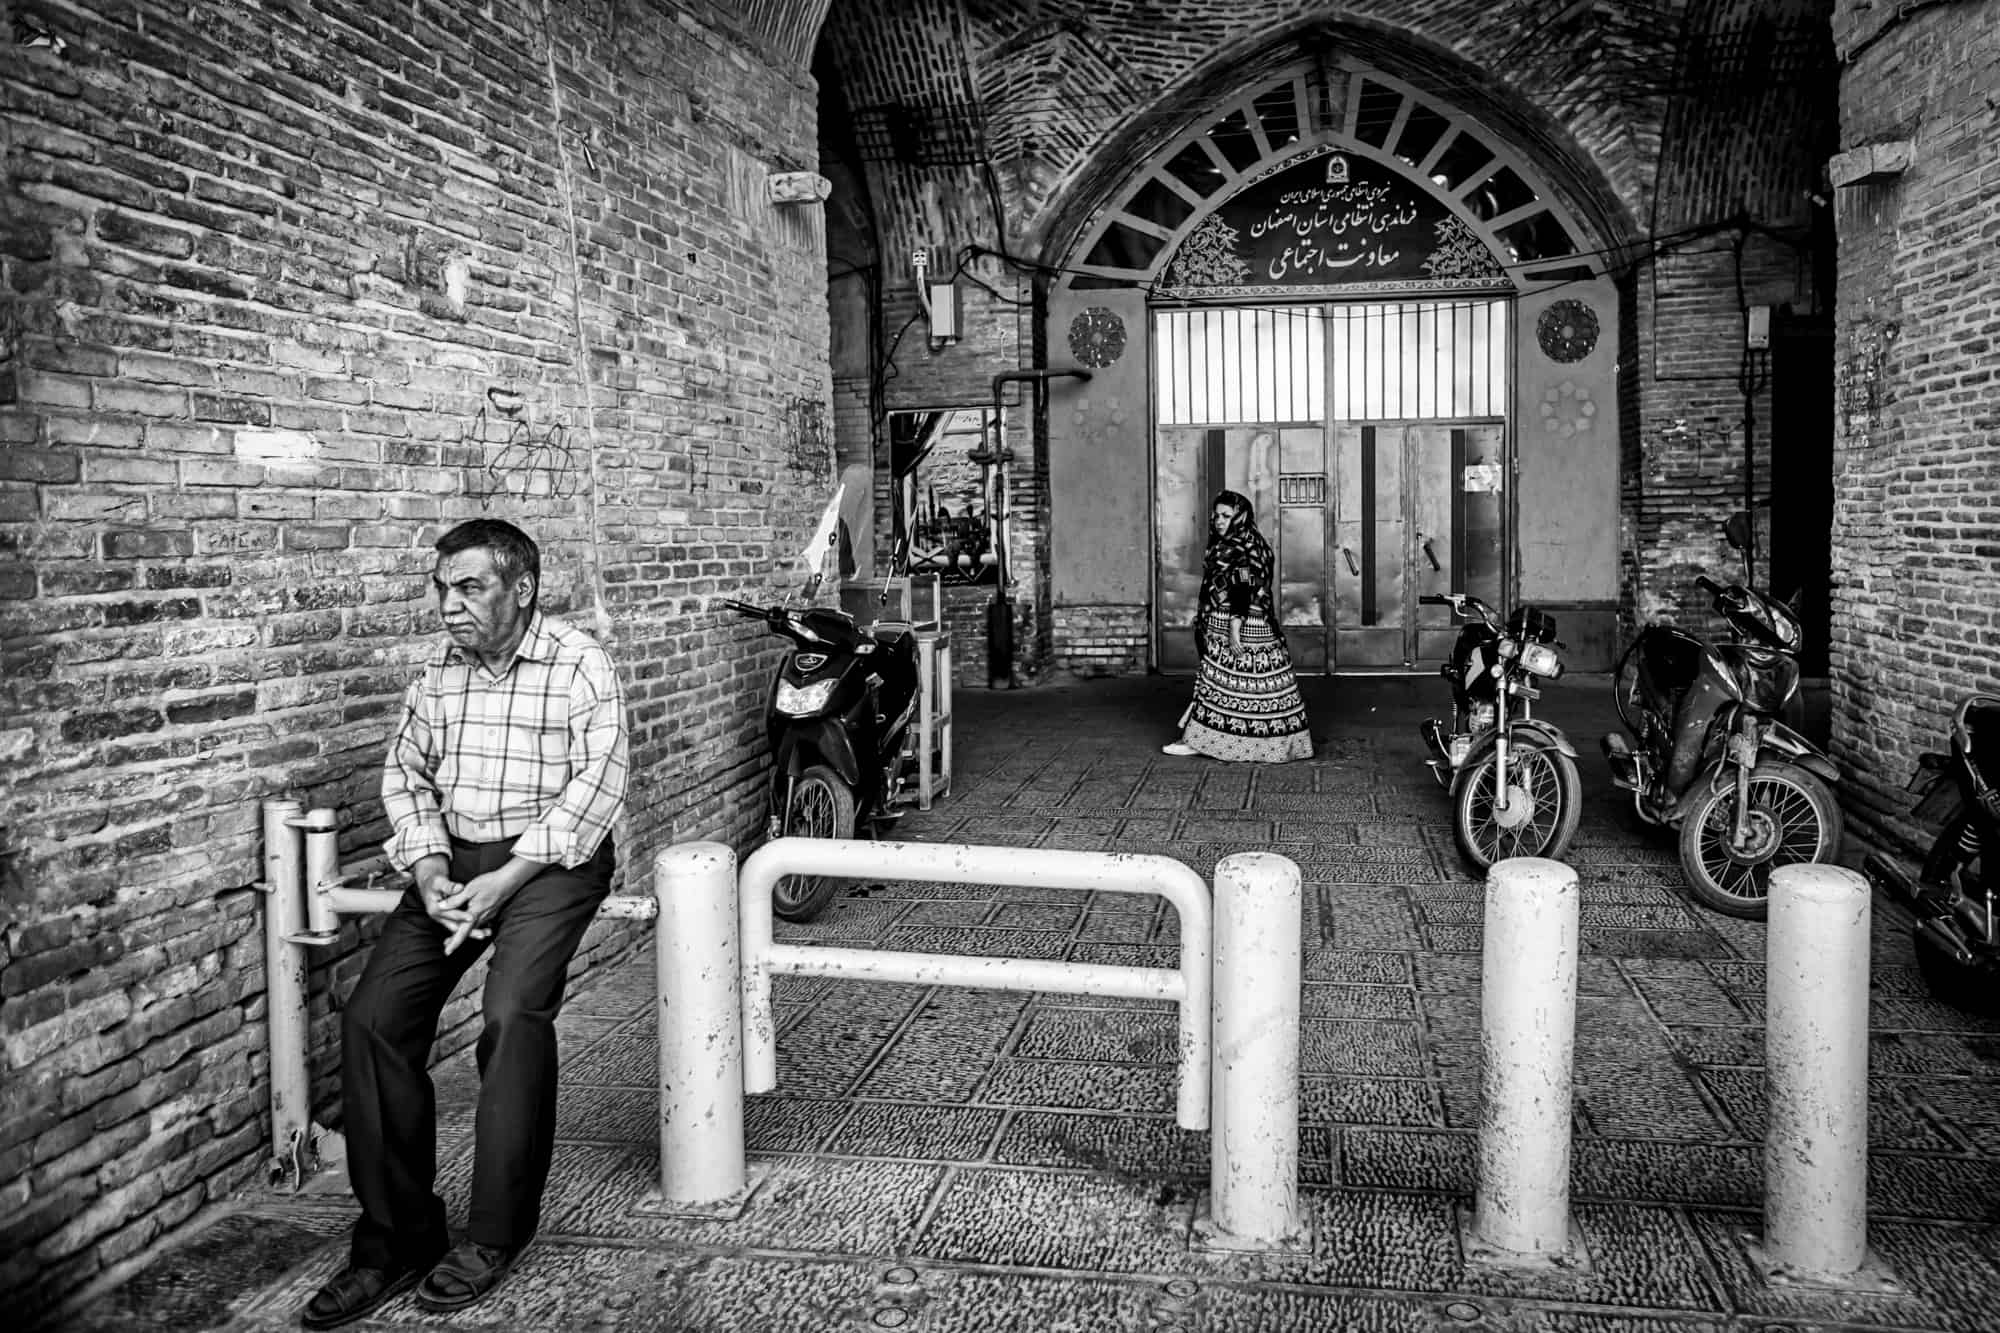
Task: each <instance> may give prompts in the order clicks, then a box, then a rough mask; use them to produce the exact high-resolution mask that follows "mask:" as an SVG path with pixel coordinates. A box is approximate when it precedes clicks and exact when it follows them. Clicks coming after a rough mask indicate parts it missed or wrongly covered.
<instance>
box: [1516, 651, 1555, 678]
mask: <svg viewBox="0 0 2000 1333" xmlns="http://www.w3.org/2000/svg"><path fill="white" fill-rule="evenodd" d="M1521 670H1523V671H1525V672H1527V673H1528V674H1529V675H1531V676H1540V677H1542V678H1543V679H1544V680H1554V679H1555V678H1556V677H1557V676H1560V675H1561V674H1562V673H1563V663H1562V654H1560V653H1558V652H1557V651H1556V650H1555V649H1553V648H1551V647H1549V646H1548V645H1547V644H1546V643H1524V644H1522V645H1521Z"/></svg>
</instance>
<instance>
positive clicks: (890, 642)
mask: <svg viewBox="0 0 2000 1333" xmlns="http://www.w3.org/2000/svg"><path fill="white" fill-rule="evenodd" d="M868 632H869V636H870V637H871V638H873V639H874V641H875V645H876V649H877V651H878V652H881V653H882V654H883V655H884V658H886V661H885V660H884V659H883V658H878V659H877V669H878V670H880V671H881V672H882V678H883V681H884V683H886V684H887V685H888V686H889V688H890V689H891V691H892V692H893V693H894V694H895V695H896V697H897V698H900V699H907V698H908V697H909V696H910V695H911V694H914V693H915V692H916V688H917V631H916V628H915V627H914V626H913V625H911V624H910V622H909V621H907V620H878V621H876V622H875V623H874V625H872V626H870V627H869V631H868Z"/></svg>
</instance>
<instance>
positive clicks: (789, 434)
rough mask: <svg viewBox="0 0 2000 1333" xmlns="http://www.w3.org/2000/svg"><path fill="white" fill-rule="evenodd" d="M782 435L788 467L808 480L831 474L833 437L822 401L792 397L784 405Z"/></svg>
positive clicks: (800, 396)
mask: <svg viewBox="0 0 2000 1333" xmlns="http://www.w3.org/2000/svg"><path fill="white" fill-rule="evenodd" d="M783 435H784V442H785V464H786V466H787V467H789V468H791V470H792V471H794V472H798V473H803V474H805V475H807V476H811V477H831V476H832V475H833V436H832V433H831V432H830V431H829V430H828V429H827V421H826V403H825V402H824V401H823V400H821V399H820V398H819V397H817V396H813V397H807V396H806V395H804V394H794V395H792V397H791V398H790V399H788V400H787V401H786V403H785V417H784V426H783Z"/></svg>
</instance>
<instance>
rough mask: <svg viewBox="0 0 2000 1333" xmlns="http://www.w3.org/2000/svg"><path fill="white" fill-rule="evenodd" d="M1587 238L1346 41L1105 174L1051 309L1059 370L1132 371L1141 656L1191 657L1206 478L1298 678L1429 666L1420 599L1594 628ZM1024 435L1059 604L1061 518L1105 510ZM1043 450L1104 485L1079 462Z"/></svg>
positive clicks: (1600, 528)
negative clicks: (1270, 605) (1231, 510)
mask: <svg viewBox="0 0 2000 1333" xmlns="http://www.w3.org/2000/svg"><path fill="white" fill-rule="evenodd" d="M1603 249H1604V247H1603V246H1602V245H1601V244H1600V243H1598V241H1597V239H1596V238H1595V237H1594V235H1593V233H1592V232H1591V231H1590V230H1589V229H1588V228H1587V226H1586V225H1585V224H1584V223H1583V222H1582V221H1580V220H1579V217H1578V215H1577V214H1576V213H1575V212H1574V211H1573V210H1572V209H1571V208H1569V207H1568V206H1567V205H1566V203H1565V202H1564V200H1563V198H1562V196H1561V195H1560V194H1559V193H1558V192H1557V191H1556V190H1555V189H1553V188H1551V186H1550V185H1549V184H1548V182H1547V181H1546V180H1545V179H1544V175H1543V173H1542V172H1540V171H1538V170H1537V169H1536V167H1535V165H1534V163H1533V161H1532V160H1531V159H1530V158H1529V156H1527V155H1526V154H1524V153H1522V152H1519V151H1517V150H1516V149H1515V148H1513V147H1512V146H1511V145H1510V144H1509V143H1508V142H1507V141H1506V140H1505V139H1503V138H1502V137H1500V136H1499V135H1498V134H1496V133H1495V132H1494V131H1493V130H1491V129H1490V128H1488V127H1487V126H1486V125H1484V124H1482V123H1481V122H1480V121H1479V120H1477V119H1475V118H1474V117H1473V116H1471V115H1469V114H1467V113H1466V112H1464V111H1462V110H1460V109H1458V108H1456V107H1454V106H1452V105H1450V104H1449V103H1447V102H1445V101H1442V100H1441V99H1439V98H1437V97H1434V96H1431V95H1429V94H1426V93H1423V92H1420V91H1419V90H1418V89H1416V88H1415V87H1413V86H1412V85H1410V84H1408V83H1406V82H1403V81H1400V80H1398V79H1396V78H1394V77H1392V76H1390V75H1388V74H1385V73H1383V72H1382V71H1380V70H1378V69H1375V68H1372V67H1369V66H1366V65H1363V64H1361V63H1359V62H1356V61H1347V62H1344V63H1343V62H1341V61H1338V60H1336V61H1332V62H1328V61H1324V60H1322V61H1317V62H1312V63H1310V64H1303V65H1300V66H1299V67H1297V68H1293V69H1289V70H1285V71H1280V72H1279V73H1277V74H1275V75H1273V76H1271V77H1269V78H1267V79H1266V80H1264V81H1262V82H1260V84H1259V85H1258V86H1257V87H1256V88H1254V89H1251V90H1249V91H1247V92H1246V93H1244V94H1243V95H1242V96H1240V97H1236V98H1232V99H1224V101H1223V102H1222V103H1221V104H1219V106H1218V108H1217V111H1216V113H1215V114H1213V115H1212V116H1210V117H1208V118H1207V119H1206V120H1205V121H1204V123H1202V124H1200V125H1198V126H1195V127H1191V128H1189V129H1187V130H1186V131H1184V132H1183V133H1181V134H1180V135H1178V136H1177V137H1176V138H1174V139H1173V140H1171V141H1170V142H1167V143H1166V144H1164V145H1163V146H1162V147H1160V148H1159V149H1158V150H1157V151H1155V152H1154V153H1152V154H1151V155H1150V157H1149V158H1148V159H1147V160H1146V161H1145V162H1143V163H1142V164H1140V165H1139V166H1138V167H1137V168H1136V169H1134V170H1132V171H1131V172H1130V173H1129V174H1128V176H1127V178H1126V179H1125V180H1124V182H1122V183H1121V185H1120V186H1119V187H1118V189H1117V190H1116V191H1115V192H1114V193H1113V194H1111V195H1110V196H1109V202H1108V204H1107V206H1106V207H1104V208H1102V209H1100V210H1099V211H1098V212H1097V214H1096V215H1095V218H1094V220H1093V221H1092V223H1091V224H1090V225H1089V226H1088V227H1087V228H1085V229H1083V230H1082V232H1081V233H1080V235H1079V237H1078V240H1077V243H1076V244H1075V245H1074V246H1073V247H1072V248H1071V250H1070V257H1069V258H1068V259H1067V260H1065V262H1064V264H1063V266H1062V267H1063V275H1062V278H1061V280H1060V281H1059V282H1058V283H1057V284H1056V286H1055V290H1054V292H1053V293H1052V298H1051V303H1050V316H1051V335H1052V339H1053V337H1055V336H1059V335H1066V336H1067V339H1068V342H1069V346H1070V349H1071V351H1072V353H1073V354H1074V355H1075V356H1076V357H1077V358H1078V360H1079V361H1080V362H1081V363H1082V364H1084V365H1086V366H1093V365H1094V366H1099V367H1102V368H1103V369H1104V371H1105V372H1106V373H1109V374H1112V375H1117V374H1119V373H1120V372H1119V371H1118V370H1117V369H1116V368H1115V363H1116V362H1118V361H1119V360H1121V358H1122V359H1123V360H1125V361H1126V363H1127V364H1126V365H1125V368H1124V370H1123V372H1122V373H1123V375H1124V376H1125V379H1124V380H1123V381H1122V382H1123V383H1125V384H1127V385H1130V386H1131V387H1134V388H1137V387H1139V384H1140V383H1141V382H1143V394H1144V401H1145V403H1146V412H1145V430H1146V433H1147V438H1146V441H1145V462H1144V464H1143V466H1142V467H1140V468H1131V467H1129V466H1128V468H1127V470H1126V471H1125V473H1124V475H1123V477H1122V481H1123V483H1124V485H1125V491H1124V497H1125V500H1126V502H1127V503H1132V504H1139V505H1143V506H1144V508H1145V510H1146V522H1145V525H1144V540H1145V548H1146V557H1145V559H1146V567H1145V570H1144V580H1145V605H1146V608H1147V610H1146V620H1147V626H1146V629H1147V634H1148V639H1149V643H1148V657H1149V660H1150V662H1151V664H1152V665H1154V666H1156V667H1158V668H1160V669H1164V670H1169V671H1173V670H1186V669H1191V668H1192V665H1193V661H1194V656H1193V648H1192V641H1191V634H1190V632H1189V629H1188V626H1189V625H1190V623H1191V621H1192V616H1193V598H1194V590H1195V588H1196V586H1197V585H1198V581H1199V572H1200V559H1201V549H1202V543H1203V540H1204V537H1203V529H1202V523H1201V517H1202V515H1203V513H1204V512H1205V509H1206V499H1207V496H1208V495H1209V494H1211V493H1213V492H1214V491H1215V490H1217V489H1221V488H1223V487H1225V486H1226V487H1228V488H1229V489H1233V490H1239V491H1243V492H1244V493H1245V494H1248V495H1250V496H1251V498H1252V500H1253V501H1254V502H1255V503H1256V505H1257V509H1258V515H1259V523H1260V526H1262V527H1263V529H1264V530H1265V533H1266V535H1267V536H1268V537H1269V538H1270V539H1271V541H1272V543H1273V545H1274V546H1275V547H1276V548H1277V550H1278V552H1279V562H1280V572H1279V581H1280V588H1279V603H1280V617H1281V619H1282V620H1283V621H1284V627H1285V633H1286V636H1287V639H1288V640H1289V642H1290V645H1291V648H1292V651H1293V654H1294V658H1295V660H1296V661H1297V663H1298V664H1299V665H1300V667H1301V668H1302V669H1308V670H1325V671H1334V670H1339V671H1357V670H1359V671H1380V670H1391V671H1402V670H1409V669H1413V668H1423V667H1426V666H1429V665H1431V664H1433V663H1435V662H1436V661H1438V660H1440V659H1441V658H1442V656H1443V654H1444V653H1445V651H1446V650H1447V648H1448V646H1449V643H1450V640H1451V637H1452V627H1451V625H1450V624H1449V621H1448V618H1447V616H1446V613H1445V612H1444V611H1443V610H1442V609H1441V608H1437V607H1426V606H1422V605H1420V604H1419V602H1418V598H1419V597H1420V596H1421V595H1422V594H1423V593H1427V592H1438V591H1446V590H1451V589H1461V590H1466V591H1471V592H1476V593H1478V594H1480V595H1481V596H1483V597H1486V598H1487V599H1488V600H1489V601H1493V602H1495V603H1505V602H1509V601H1512V600H1514V599H1516V598H1518V597H1520V596H1523V595H1532V596H1536V597H1537V598H1539V599H1550V600H1554V601H1556V602H1558V603H1569V602H1575V603H1577V604H1579V605H1581V604H1586V603H1588V604H1592V605H1599V604H1601V606H1602V607H1603V608H1604V611H1603V614H1604V615H1605V617H1606V618H1607V619H1608V618H1609V616H1610V614H1611V612H1610V608H1611V607H1612V606H1614V605H1615V601H1616V596H1617V586H1616V570H1617V550H1618V548H1617V529H1618V454H1617V437H1616V428H1615V422H1614V417H1615V415H1616V414H1615V411H1614V408H1615V404H1616V392H1615V387H1616V385H1615V375H1614V355H1613V346H1612V344H1613V343H1614V342H1615V338H1613V337H1612V336H1610V335H1611V331H1612V330H1614V329H1616V328H1617V304H1616V292H1615V290H1614V288H1613V285H1612V284H1611V283H1610V282H1609V281H1608V280H1607V279H1606V278H1605V276H1604V268H1603V263H1602V252H1603ZM1127 344H1131V348H1130V349H1128V348H1127V346H1126V345H1127ZM1114 349H1115V350H1114ZM1128 350H1142V351H1143V355H1142V356H1140V357H1129V356H1126V355H1125V353H1126V352H1127V351H1128ZM1139 377H1143V380H1142V381H1141V380H1140V378H1139ZM1093 396H1094V395H1093ZM1074 424H1078V425H1080V426H1081V427H1082V430H1081V432H1080V433H1081V434H1084V435H1089V434H1090V433H1091V428H1090V423H1088V422H1080V423H1074ZM1051 443H1052V456H1051V473H1052V478H1056V479H1057V480H1056V482H1055V484H1053V485H1052V511H1053V526H1054V529H1055V532H1056V537H1055V546H1056V554H1057V563H1058V566H1059V567H1058V569H1057V572H1056V584H1057V587H1056V597H1057V601H1058V603H1059V604H1060V603H1061V602H1062V601H1063V600H1064V596H1065V593H1066V591H1086V590H1087V586H1086V585H1087V583H1088V580H1089V579H1090V578H1091V577H1094V576H1096V575H1097V571H1096V570H1091V571H1079V572H1082V573H1083V574H1084V575H1085V578H1084V580H1083V581H1080V582H1078V583H1072V584H1066V583H1065V580H1064V577H1063V573H1064V571H1063V570H1062V569H1061V568H1060V564H1061V551H1062V548H1063V546H1064V535H1063V534H1064V528H1065V511H1066V510H1068V511H1071V512H1074V513H1075V514H1076V515H1077V517H1078V519H1079V521H1084V522H1087V521H1088V520H1087V518H1086V513H1087V511H1088V510H1089V509H1090V508H1091V507H1092V505H1093V504H1096V505H1098V506H1100V507H1101V505H1102V503H1103V501H1102V499H1101V498H1099V499H1097V500H1095V501H1093V500H1088V499H1086V500H1083V501H1081V502H1078V501H1077V499H1076V497H1075V496H1074V495H1068V496H1066V494H1065V492H1066V488H1065V487H1063V486H1062V485H1061V484H1060V476H1061V474H1062V473H1063V472H1064V470H1065V469H1064V462H1063V460H1062V458H1061V457H1060V444H1059V442H1057V441H1056V440H1055V439H1054V438H1053V437H1052V441H1051ZM1118 452H1119V453H1121V454H1123V456H1124V458H1125V461H1126V463H1127V464H1128V465H1129V464H1130V463H1133V462H1136V461H1137V460H1136V459H1135V458H1133V457H1132V456H1131V455H1130V454H1129V452H1127V451H1125V450H1120V451H1118ZM1093 456H1096V455H1095V454H1093ZM1093 470H1095V471H1096V472H1097V473H1099V474H1100V475H1098V476H1096V477H1095V478H1092V477H1091V475H1090V474H1091V473H1092V472H1093ZM1070 471H1071V473H1072V474H1073V475H1076V476H1077V477H1078V480H1079V481H1084V482H1089V481H1092V480H1094V481H1096V482H1097V483H1099V484H1097V485H1095V486H1091V487H1089V490H1090V493H1091V494H1092V495H1095V496H1098V497H1102V496H1103V494H1104V493H1105V492H1104V487H1103V485H1102V483H1103V482H1104V481H1105V480H1107V479H1106V478H1105V477H1104V476H1103V475H1101V474H1102V472H1103V468H1102V467H1101V466H1098V467H1096V468H1093V466H1092V464H1091V463H1090V462H1089V461H1084V462H1082V463H1080V464H1078V465H1076V466H1074V467H1072V468H1071V469H1070ZM1135 471H1136V472H1138V473H1140V475H1141V476H1142V477H1143V478H1144V479H1145V482H1146V484H1145V485H1144V486H1143V487H1142V488H1141V490H1140V493H1139V494H1137V495H1134V494H1133V493H1132V489H1133V488H1132V486H1131V482H1132V481H1133V480H1134V478H1133V476H1132V473H1133V472H1135ZM1530 498H1532V499H1533V501H1534V507H1533V508H1532V509H1525V510H1524V507H1523V506H1524V501H1526V500H1528V499H1530ZM1132 582H1135V581H1132Z"/></svg>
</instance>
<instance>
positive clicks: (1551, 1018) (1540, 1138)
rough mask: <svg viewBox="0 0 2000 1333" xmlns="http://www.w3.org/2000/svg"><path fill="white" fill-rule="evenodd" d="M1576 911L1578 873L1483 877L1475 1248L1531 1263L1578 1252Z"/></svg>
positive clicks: (1514, 872) (1531, 871)
mask: <svg viewBox="0 0 2000 1333" xmlns="http://www.w3.org/2000/svg"><path fill="white" fill-rule="evenodd" d="M1579 903H1580V897H1579V894H1578V890H1577V879H1576V872H1575V871H1574V870H1572V869H1570V868H1569V867H1568V866H1566V865H1563V864H1562V863H1561V862H1559V861H1550V860H1546V859H1544V858H1542V857H1534V856H1524V857H1514V858H1511V859H1508V860H1504V861H1500V862H1497V863H1495V864H1494V866H1493V868H1492V869H1490V870H1489V871H1487V872H1486V932H1485V938H1484V942H1483V944H1482V946H1481V955H1482V957H1481V966H1480V972H1481V981H1480V998H1479V1014H1480V1033H1479V1041H1480V1054H1481V1064H1482V1071H1483V1072H1482V1073H1481V1076H1480V1089H1479V1181H1478V1192H1477V1196H1476V1204H1475V1207H1474V1211H1473V1221H1472V1230H1473V1239H1474V1240H1475V1241H1476V1242H1477V1243H1478V1244H1480V1245H1481V1246H1483V1247H1486V1248H1489V1249H1492V1250H1498V1251H1502V1252H1504V1253H1506V1254H1510V1255H1520V1256H1524V1257H1529V1258H1531V1259H1542V1258H1551V1259H1552V1258H1554V1257H1556V1256H1558V1255H1563V1254H1566V1253H1567V1252H1568V1251H1569V1249H1570V1241H1569V1152H1570V1134H1571V1129H1572V1125H1571V1119H1572V1117H1571V1111H1570V1075H1571V1066H1572V1062H1573V1060H1574V1058H1575V1054H1576V967H1577V929H1578V915H1579V911H1578V909H1579Z"/></svg>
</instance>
